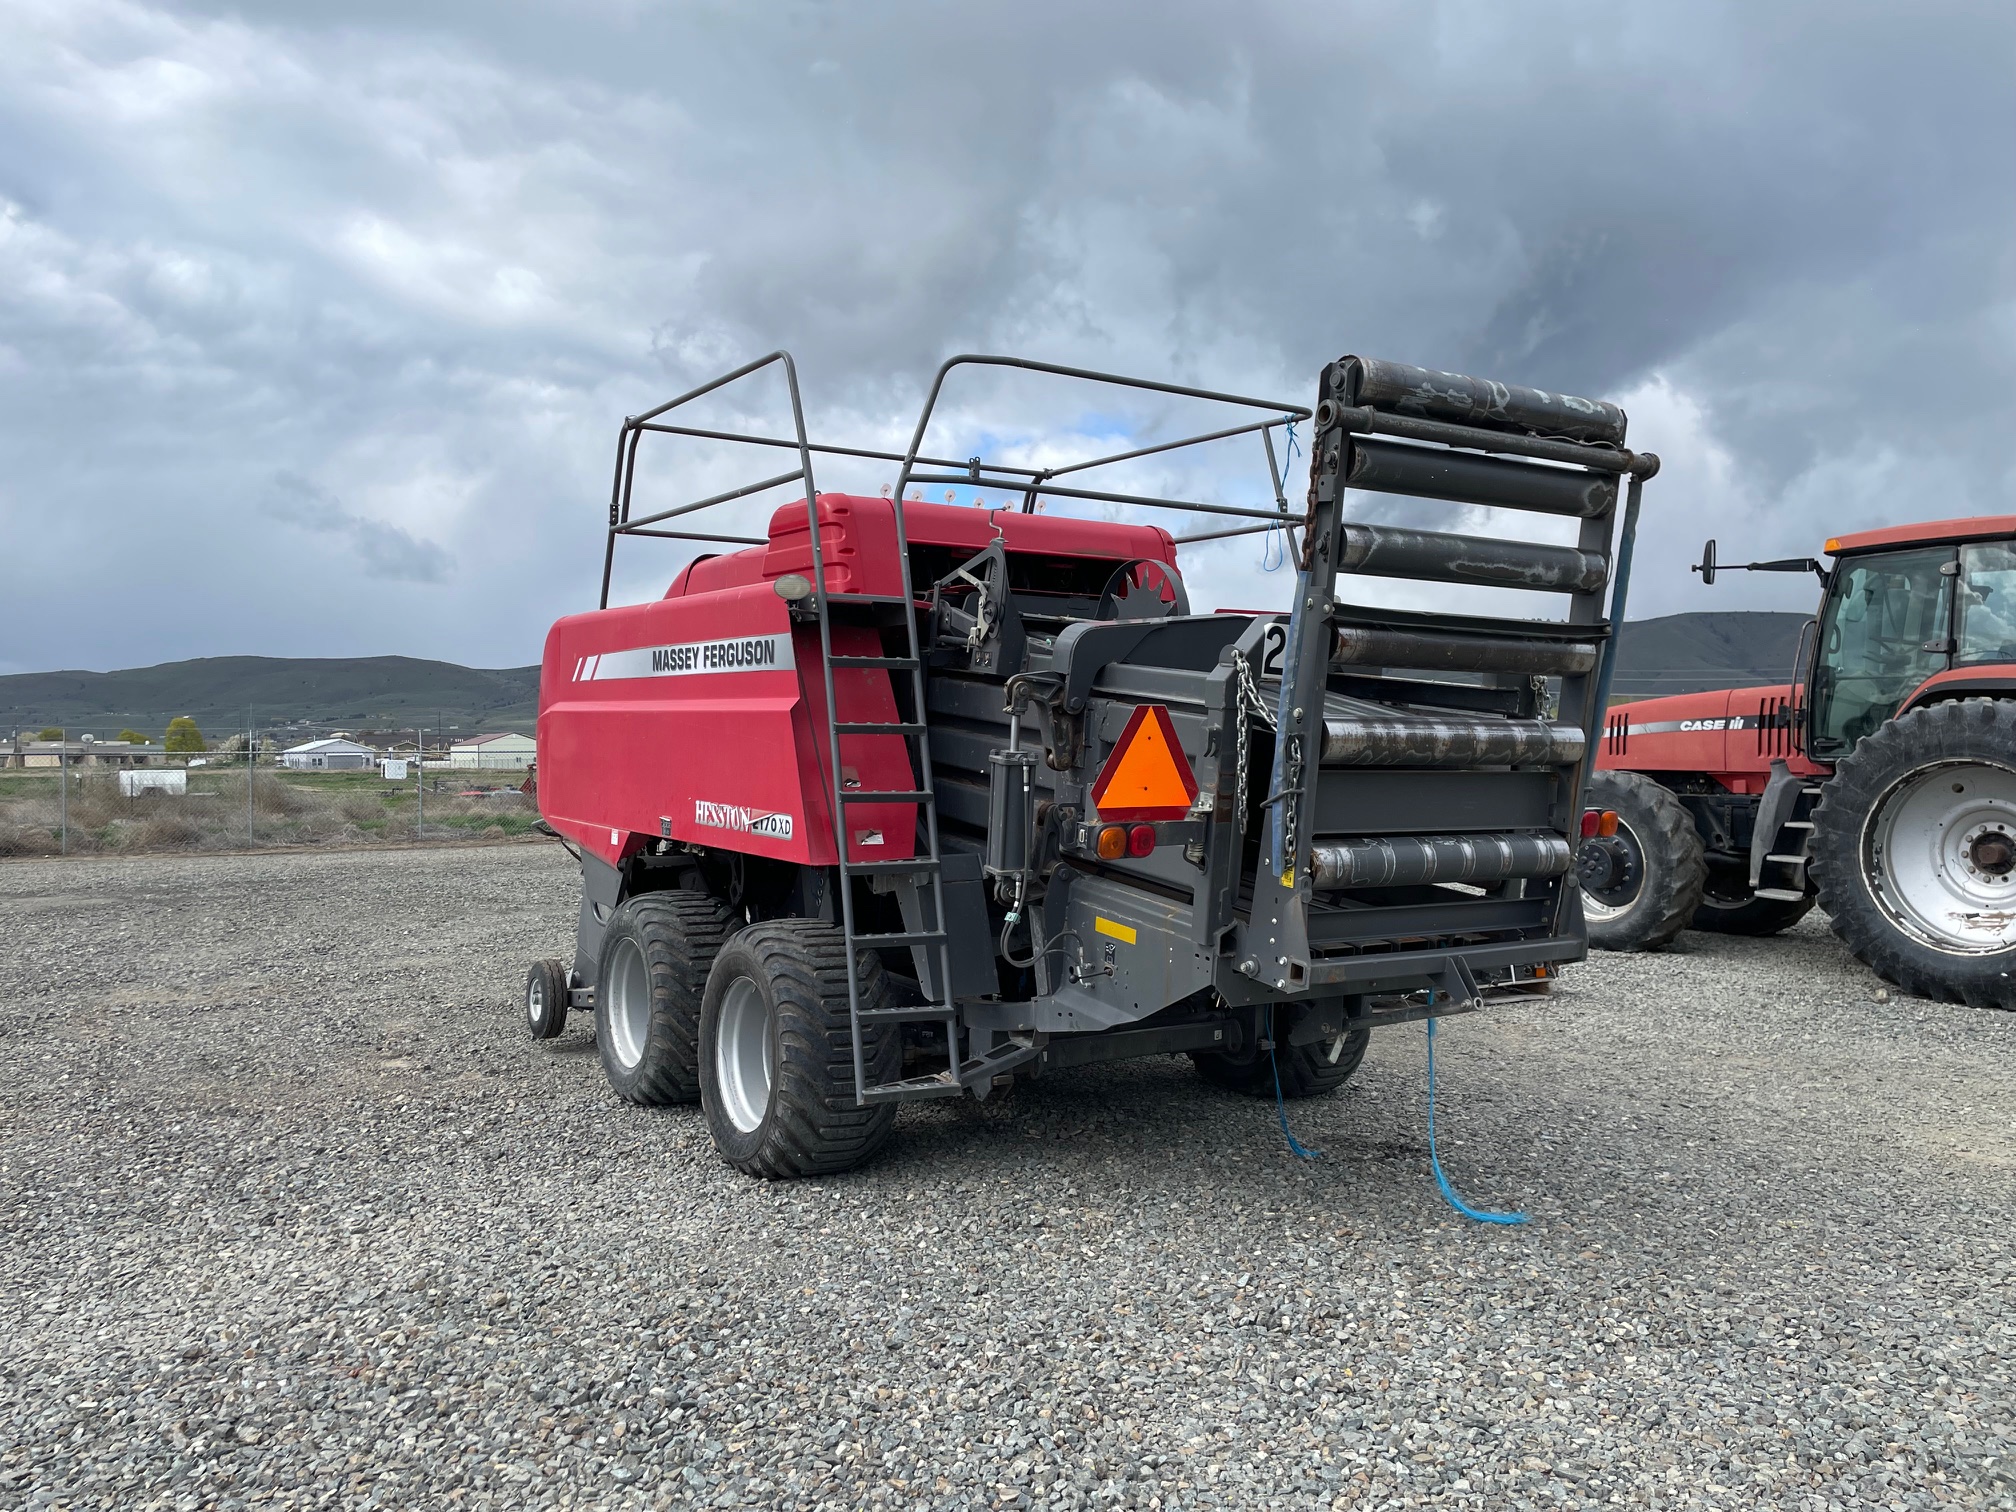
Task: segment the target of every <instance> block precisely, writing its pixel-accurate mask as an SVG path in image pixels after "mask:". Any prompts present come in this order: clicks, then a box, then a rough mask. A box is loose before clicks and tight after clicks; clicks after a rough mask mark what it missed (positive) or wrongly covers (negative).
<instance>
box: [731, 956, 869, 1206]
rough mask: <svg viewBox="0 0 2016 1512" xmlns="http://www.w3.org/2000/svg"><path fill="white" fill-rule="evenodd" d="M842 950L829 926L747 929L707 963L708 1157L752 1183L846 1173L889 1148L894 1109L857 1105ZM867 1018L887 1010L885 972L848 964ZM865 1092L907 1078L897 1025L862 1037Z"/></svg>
mask: <svg viewBox="0 0 2016 1512" xmlns="http://www.w3.org/2000/svg"><path fill="white" fill-rule="evenodd" d="M848 966H849V962H848V959H847V942H846V939H845V937H844V936H842V934H841V932H840V931H839V930H838V929H836V928H834V927H833V926H832V925H830V924H821V923H817V922H815V921H812V920H808V919H783V920H778V921H775V922H773V923H768V924H754V925H751V926H750V927H749V928H747V929H745V930H743V931H742V932H741V933H740V934H738V935H737V936H735V938H734V939H733V940H731V941H729V942H728V944H727V946H726V947H725V948H724V949H723V950H722V951H721V954H720V955H719V956H717V957H716V958H715V960H714V969H713V971H712V972H711V973H710V974H709V976H708V978H707V992H706V996H705V998H704V1000H703V1002H702V1005H701V1009H700V1106H701V1108H702V1109H703V1110H705V1112H706V1114H707V1128H708V1131H709V1132H710V1133H712V1135H713V1136H714V1148H715V1149H716V1150H718V1151H720V1152H721V1158H722V1159H723V1160H726V1161H727V1162H728V1164H730V1165H732V1166H734V1167H735V1169H736V1170H738V1171H742V1172H744V1173H745V1174H747V1175H750V1176H762V1177H766V1178H769V1179H771V1180H780V1179H783V1178H787V1177H793V1176H827V1175H832V1174H834V1173H836V1172H839V1171H847V1170H852V1169H853V1168H854V1167H855V1166H857V1165H859V1164H861V1162H862V1161H864V1160H866V1159H868V1157H869V1156H871V1155H873V1154H874V1153H875V1152H876V1151H877V1150H878V1149H880V1148H881V1147H882V1144H883V1142H884V1141H885V1140H887V1139H888V1137H889V1130H890V1128H891V1126H893V1125H894V1124H895V1122H896V1105H895V1104H894V1103H892V1102H880V1103H869V1104H868V1105H867V1106H865V1107H862V1106H859V1105H858V1104H857V1103H856V1102H855V1100H854V1091H855V1088H854V1036H853V1030H852V1028H851V1026H850V1023H849V1019H848V1011H847V971H848ZM853 969H854V970H855V971H856V972H857V973H858V976H857V978H856V990H857V992H858V993H859V995H860V1002H861V1007H862V1009H863V1010H864V1011H867V1010H872V1009H877V1008H886V1007H888V1006H889V987H888V982H887V979H886V978H885V977H884V976H883V974H882V963H881V961H880V960H879V959H877V957H876V956H875V954H874V953H873V952H872V951H865V950H864V951H861V952H859V953H858V954H857V955H856V956H855V959H854V962H853ZM861 1032H862V1039H863V1041H864V1043H863V1045H862V1062H863V1067H864V1070H865V1072H866V1074H867V1077H868V1080H869V1082H870V1083H883V1082H890V1081H894V1080H895V1079H896V1077H897V1075H898V1074H899V1073H900V1071H901V1069H902V1063H903V1043H902V1037H901V1035H900V1034H899V1032H898V1030H897V1026H896V1025H895V1024H894V1023H892V1022H890V1021H888V1020H886V1019H884V1020H881V1021H873V1020H870V1021H866V1022H864V1023H863V1024H862V1026H861Z"/></svg>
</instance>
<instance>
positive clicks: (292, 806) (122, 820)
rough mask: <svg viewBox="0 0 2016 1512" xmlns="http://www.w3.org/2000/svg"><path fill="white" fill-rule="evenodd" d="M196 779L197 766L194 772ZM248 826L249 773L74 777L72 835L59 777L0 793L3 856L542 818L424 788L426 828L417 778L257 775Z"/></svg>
mask: <svg viewBox="0 0 2016 1512" xmlns="http://www.w3.org/2000/svg"><path fill="white" fill-rule="evenodd" d="M191 775H192V778H194V777H195V775H196V774H193V773H192V774H191ZM252 808H253V813H252V819H251V823H250V825H249V827H248V823H247V818H246V804H245V774H244V773H243V772H215V773H205V774H203V775H202V776H201V778H200V780H198V781H195V782H192V791H191V792H189V793H188V794H186V795H180V796H177V795H169V794H146V795H142V796H140V797H136V798H128V797H125V796H124V795H123V794H121V793H120V791H119V784H118V778H117V777H116V776H115V775H111V774H98V773H94V774H90V775H86V776H81V777H78V776H73V777H72V780H71V782H70V791H69V824H68V829H69V837H68V844H67V847H66V846H65V843H64V840H63V829H64V824H63V811H62V800H61V798H60V796H59V793H58V790H57V785H56V783H55V781H54V780H53V779H52V780H48V781H41V782H35V783H32V784H10V791H8V792H6V793H0V857H10V856H53V855H56V854H58V853H59V851H62V850H64V849H66V848H67V850H68V852H69V854H71V855H124V854H136V853H141V852H147V851H222V850H244V849H246V848H248V847H260V848H263V847H268V846H280V845H367V844H371V843H374V842H384V841H400V842H411V841H413V840H415V839H427V840H464V839H470V838H481V839H507V838H510V837H512V836H514V835H520V834H524V833H525V832H526V831H528V830H529V829H530V828H531V824H532V821H533V820H534V819H535V818H537V817H538V815H537V812H536V810H535V808H534V806H533V804H532V803H531V801H530V800H528V799H524V798H517V797H507V798H462V797H458V796H456V795H455V794H454V793H452V792H447V791H442V792H435V791H430V792H429V793H428V794H427V828H426V833H425V834H424V835H420V834H417V833H416V829H415V823H414V818H415V816H414V793H413V787H412V785H411V784H410V783H407V784H402V785H393V784H377V783H370V784H361V783H358V782H340V781H336V782H332V781H330V780H329V779H326V778H317V777H310V778H305V779H302V778H290V777H282V776H280V775H278V774H275V773H272V772H261V773H259V774H258V777H257V779H256V783H255V786H254V788H253V794H252Z"/></svg>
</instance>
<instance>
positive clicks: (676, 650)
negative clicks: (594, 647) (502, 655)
mask: <svg viewBox="0 0 2016 1512" xmlns="http://www.w3.org/2000/svg"><path fill="white" fill-rule="evenodd" d="M796 666H797V662H796V661H795V660H794V659H793V657H792V654H791V637H790V635H789V634H788V633H787V634H783V635H743V636H735V637H732V638H730V639H728V640H705V641H685V642H682V643H680V644H677V645H671V646H633V647H631V648H630V649H628V650H625V651H605V652H604V653H603V654H602V655H600V656H591V657H588V658H586V659H585V665H584V666H582V667H581V668H578V669H577V670H576V671H575V674H574V680H575V681H576V682H612V681H615V680H617V679H620V678H626V677H698V676H703V675H706V674H710V673H715V672H789V671H791V670H793V669H794V668H795V667H796Z"/></svg>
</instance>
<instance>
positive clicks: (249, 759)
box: [245, 704, 259, 846]
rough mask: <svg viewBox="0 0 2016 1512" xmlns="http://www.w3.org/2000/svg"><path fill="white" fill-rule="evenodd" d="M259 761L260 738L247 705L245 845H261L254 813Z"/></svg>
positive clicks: (249, 707) (250, 709) (249, 706)
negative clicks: (254, 783)
mask: <svg viewBox="0 0 2016 1512" xmlns="http://www.w3.org/2000/svg"><path fill="white" fill-rule="evenodd" d="M258 759H259V738H258V735H257V734H256V733H255V732H254V730H253V728H252V705H250V704H247V705H245V844H246V845H247V846H253V845H257V844H258V843H259V832H258V821H257V820H256V819H255V818H254V817H253V813H252V778H253V771H252V769H253V767H254V765H255V764H256V763H257V762H258Z"/></svg>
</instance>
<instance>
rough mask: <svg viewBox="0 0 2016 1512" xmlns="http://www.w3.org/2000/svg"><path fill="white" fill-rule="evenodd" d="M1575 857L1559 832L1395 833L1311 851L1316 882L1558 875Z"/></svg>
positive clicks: (1409, 882) (1378, 883) (1395, 883)
mask: <svg viewBox="0 0 2016 1512" xmlns="http://www.w3.org/2000/svg"><path fill="white" fill-rule="evenodd" d="M1571 860H1572V853H1571V852H1570V850H1569V848H1568V841H1567V840H1566V839H1565V838H1564V837H1563V836H1560V835H1396V836H1393V837H1391V838H1389V839H1385V840H1325V841H1320V842H1319V843H1318V844H1316V845H1315V846H1314V847H1313V848H1312V849H1311V851H1310V867H1311V869H1312V871H1313V872H1314V875H1315V882H1316V886H1318V887H1323V888H1333V887H1415V886H1420V885H1422V884H1424V883H1430V882H1476V883H1484V882H1504V881H1508V880H1510V879H1511V878H1513V877H1560V876H1565V875H1566V874H1567V871H1568V867H1569V864H1570V861H1571Z"/></svg>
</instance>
